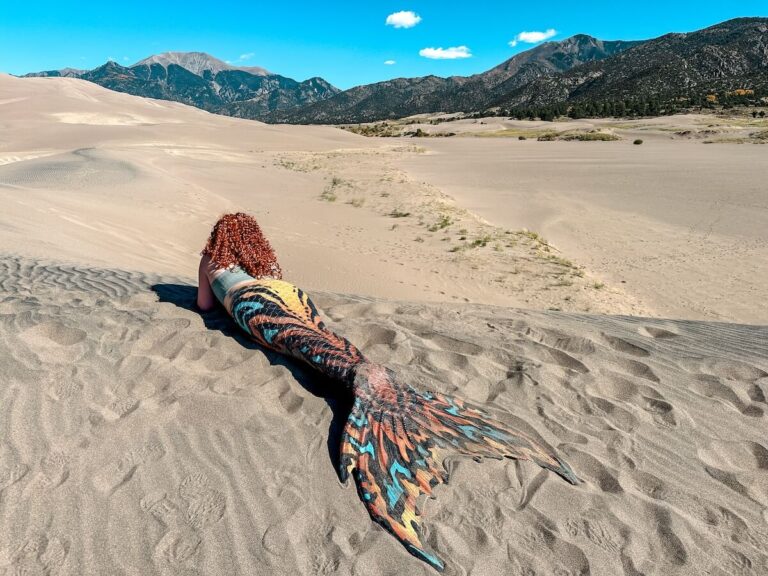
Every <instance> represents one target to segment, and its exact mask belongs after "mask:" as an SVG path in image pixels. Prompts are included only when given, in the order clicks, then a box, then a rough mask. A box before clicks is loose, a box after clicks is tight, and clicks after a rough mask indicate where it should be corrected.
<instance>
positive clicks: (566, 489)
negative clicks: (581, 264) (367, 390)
mask: <svg viewBox="0 0 768 576" xmlns="http://www.w3.org/2000/svg"><path fill="white" fill-rule="evenodd" d="M0 279H1V280H0V350H2V351H3V362H2V363H0V422H2V427H1V428H0V573H5V574H18V573H25V574H28V573H30V574H31V573H35V574H37V573H44V574H52V575H54V576H55V575H65V574H73V575H75V574H77V575H80V574H105V575H106V574H144V575H148V574H206V575H214V574H227V575H234V574H312V575H314V574H331V573H333V574H371V575H373V574H394V573H400V574H403V573H407V574H421V573H424V574H428V573H433V572H431V569H429V568H427V567H425V566H424V565H423V564H421V563H419V562H418V561H416V560H414V559H413V558H412V557H411V556H410V555H408V554H407V553H406V552H405V551H404V550H403V549H402V548H401V547H400V546H399V545H398V544H397V543H396V542H395V541H394V539H392V538H391V537H390V536H389V535H388V534H386V533H385V532H384V531H383V530H381V529H379V528H378V527H375V526H374V525H373V524H372V523H371V521H370V520H369V519H368V517H367V513H366V512H365V510H364V508H363V506H362V505H361V504H360V503H359V502H358V499H357V495H356V493H355V490H354V489H353V488H352V487H342V486H341V485H340V484H339V482H338V480H337V477H336V475H335V472H334V465H333V454H335V445H336V439H337V434H338V428H339V425H340V423H341V422H342V420H343V418H344V416H345V411H344V406H343V402H340V401H339V400H338V399H337V398H333V397H332V398H330V399H328V400H326V399H325V398H323V396H322V395H323V394H325V393H327V392H328V389H327V385H325V386H326V387H325V388H324V387H323V383H322V382H320V381H318V379H317V378H314V377H313V376H312V375H311V374H310V373H308V372H307V371H306V370H304V369H303V368H301V367H299V366H297V365H294V364H292V363H290V362H285V361H283V360H282V359H280V358H277V357H274V356H271V355H268V354H264V353H263V352H262V351H261V350H259V349H256V348H254V347H253V346H252V345H250V344H249V343H248V342H247V341H245V340H243V339H242V338H240V336H239V334H237V333H236V332H233V330H232V328H233V325H232V324H231V323H230V322H229V320H228V319H227V318H225V317H224V316H222V315H221V314H219V313H218V312H216V313H211V314H208V315H206V316H203V317H201V316H200V315H198V314H197V313H195V312H193V311H191V310H190V309H189V308H190V306H191V304H192V300H193V294H194V288H192V287H191V286H189V284H188V282H189V281H188V280H178V279H175V278H173V277H162V276H157V275H154V276H152V275H150V276H148V275H143V274H141V273H129V272H123V271H118V270H110V269H99V268H90V267H84V266H74V267H73V266H62V265H56V264H55V263H48V264H45V263H38V262H35V261H31V260H28V259H19V258H10V257H3V258H2V259H0ZM315 296H316V300H317V302H318V304H319V305H320V306H321V308H322V311H323V313H324V315H325V316H326V317H327V318H328V319H329V321H330V324H331V325H332V327H333V328H334V329H336V330H338V331H340V332H342V333H344V334H346V335H347V336H348V337H350V338H351V339H352V340H354V341H355V342H357V343H358V344H359V345H360V346H361V347H362V348H363V350H364V352H365V353H366V354H367V355H369V356H370V357H371V358H372V359H374V360H376V361H381V362H385V363H387V364H388V365H390V366H392V367H393V368H394V369H396V370H397V371H398V372H400V373H401V374H402V375H403V376H404V377H405V378H407V379H409V380H411V381H412V382H414V383H415V384H416V385H418V386H421V387H424V388H433V389H438V390H441V391H444V392H450V393H455V394H460V395H462V396H464V397H465V398H467V399H469V400H471V401H473V402H475V403H479V404H483V405H485V406H487V407H488V408H490V409H491V411H493V412H495V413H496V414H497V415H498V416H499V417H500V418H502V419H503V420H505V421H507V422H513V423H515V424H516V425H518V426H521V427H523V428H524V429H526V430H529V431H530V430H535V431H536V432H538V433H539V434H540V435H541V437H542V438H543V440H544V441H546V442H548V443H549V444H551V445H552V446H555V447H557V448H558V449H559V450H560V451H562V453H563V454H564V455H565V456H566V457H567V459H568V461H569V462H570V463H571V464H572V465H573V467H574V469H575V470H577V472H578V473H579V475H580V476H581V477H582V478H584V479H585V480H586V483H585V484H584V485H581V486H579V487H572V486H570V485H568V484H566V483H565V482H563V481H561V480H559V479H558V478H557V477H555V476H553V475H552V474H549V473H546V472H541V471H540V470H539V469H537V468H536V467H534V466H531V465H529V464H527V463H524V464H522V465H518V466H516V465H515V463H513V462H510V461H507V462H496V461H489V462H483V463H482V464H477V463H475V462H473V461H471V460H455V461H453V460H449V461H448V464H447V465H448V468H449V470H450V471H451V474H452V477H451V482H450V484H449V485H447V486H444V487H442V488H441V489H440V490H439V491H438V497H437V499H436V500H434V501H430V502H429V503H428V504H427V509H426V510H427V511H426V514H427V518H428V520H427V525H428V526H429V530H430V532H429V537H428V541H429V543H430V545H432V546H433V547H434V548H435V549H436V550H437V551H438V552H439V553H441V554H442V555H443V556H444V557H445V558H446V559H448V560H449V564H450V565H449V572H448V573H450V574H470V573H471V574H534V573H535V574H570V575H577V574H581V575H583V574H592V575H595V576H598V575H615V574H626V575H637V574H646V575H652V574H659V575H662V574H690V575H694V574H696V575H698V574H705V573H706V574H712V575H726V574H729V575H730V574H744V575H747V574H749V575H759V574H764V573H766V571H767V570H768V555H766V542H768V448H767V447H766V441H765V429H766V425H768V421H767V420H768V416H767V415H766V410H768V405H767V404H766V395H768V357H766V351H765V350H766V349H765V343H766V341H767V340H768V330H766V329H765V328H758V327H750V326H739V325H732V324H731V325H729V324H714V323H700V322H671V321H661V320H651V319H642V318H621V317H607V316H601V317H599V316H576V315H569V314H565V313H551V312H550V313H538V312H523V311H514V310H509V309H504V308H493V307H483V306H478V305H425V304H408V303H400V302H391V301H381V300H373V299H367V298H359V297H341V296H334V295H332V294H329V293H318V294H316V295H315ZM329 438H330V440H329Z"/></svg>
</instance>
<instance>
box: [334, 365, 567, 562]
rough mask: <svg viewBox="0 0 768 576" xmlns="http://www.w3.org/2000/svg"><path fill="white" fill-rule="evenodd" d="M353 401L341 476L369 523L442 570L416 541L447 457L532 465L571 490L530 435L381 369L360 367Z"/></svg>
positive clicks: (562, 468)
mask: <svg viewBox="0 0 768 576" xmlns="http://www.w3.org/2000/svg"><path fill="white" fill-rule="evenodd" d="M353 390H354V394H355V401H354V404H353V406H352V413H351V414H350V416H349V419H348V420H347V424H346V426H345V428H344V433H343V436H342V441H341V462H340V467H341V470H340V476H341V479H342V481H343V482H345V483H346V481H347V479H348V477H349V475H350V474H352V476H353V478H354V480H355V483H356V484H357V489H358V493H359V494H360V498H361V499H362V500H363V502H364V503H365V505H366V507H367V508H368V512H369V513H370V515H371V518H372V519H373V520H374V521H376V522H378V523H379V524H380V525H381V526H383V527H384V528H386V529H387V530H388V531H389V532H390V533H392V534H393V535H394V536H395V537H396V538H397V539H398V540H400V542H401V543H402V544H403V545H404V546H405V547H406V549H408V551H409V552H410V553H411V554H413V555H414V556H416V557H417V558H420V559H422V560H424V561H426V562H427V563H429V564H430V565H431V566H433V567H434V568H435V569H437V570H439V571H442V569H443V567H444V565H443V562H442V561H441V560H440V558H439V557H438V556H437V555H436V554H435V553H434V552H432V551H430V550H429V549H428V548H427V547H426V546H425V545H424V542H423V541H422V530H421V515H420V513H419V511H418V510H417V508H416V504H417V499H418V498H419V496H421V495H426V496H430V495H431V494H432V490H433V488H434V487H435V486H437V485H438V484H441V483H443V482H446V481H447V479H448V477H447V476H448V475H447V472H446V471H445V469H444V468H443V467H442V461H443V458H444V457H445V456H446V455H447V454H448V453H449V452H454V453H458V454H467V455H470V456H474V457H476V458H479V457H483V456H485V457H491V458H502V457H504V456H506V457H508V458H515V459H518V460H532V461H533V462H535V463H536V464H538V465H539V466H542V467H543V468H547V469H549V470H552V471H553V472H555V473H557V474H559V475H560V476H562V477H563V478H564V479H565V480H567V481H568V482H570V483H571V484H576V483H578V482H579V479H578V478H577V477H576V475H575V474H574V473H573V470H571V468H570V467H569V466H568V464H566V463H565V462H563V461H562V460H560V458H558V457H557V456H556V455H555V454H553V453H552V452H551V451H550V450H548V449H547V448H545V447H544V446H542V445H541V444H539V443H538V442H536V440H534V439H533V438H531V437H530V436H528V435H526V434H524V433H522V432H520V431H516V430H511V429H510V428H508V427H506V426H504V425H503V424H501V423H500V422H497V421H495V420H492V419H491V418H489V417H488V416H487V415H485V414H484V413H483V412H481V411H480V410H478V409H476V408H470V407H468V406H466V405H465V404H464V403H463V402H462V401H461V400H459V399H457V398H452V397H450V396H446V395H444V394H437V393H430V392H419V391H417V390H415V389H414V388H412V387H411V386H408V385H404V384H402V383H399V382H398V381H397V380H396V378H395V374H394V373H393V372H392V371H391V370H389V369H388V368H385V367H383V366H378V365H375V364H365V365H363V366H359V367H358V369H357V373H356V377H355V379H354V388H353Z"/></svg>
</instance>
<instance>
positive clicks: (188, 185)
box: [0, 76, 652, 313]
mask: <svg viewBox="0 0 768 576" xmlns="http://www.w3.org/2000/svg"><path fill="white" fill-rule="evenodd" d="M0 102H2V104H0V124H1V125H2V127H3V130H2V132H0V202H2V204H3V210H2V212H0V247H3V248H4V249H6V250H8V251H11V252H13V253H23V254H26V255H29V256H33V257H55V258H62V259H65V260H68V261H80V262H84V263H88V264H92V263H99V264H102V265H105V266H117V267H124V268H131V269H138V270H143V271H147V272H165V273H174V274H190V273H192V272H193V271H194V270H195V268H196V265H197V262H196V259H197V256H198V252H199V250H200V248H201V245H202V243H203V241H204V239H205V238H206V236H207V234H208V232H209V230H210V227H211V225H212V223H213V222H214V221H215V219H216V218H217V217H218V216H219V215H220V214H221V213H222V212H225V211H233V210H245V211H247V212H250V213H253V214H255V215H256V216H257V217H258V219H259V221H260V222H261V224H262V225H263V227H264V228H265V231H266V232H267V234H268V236H269V238H270V239H271V240H272V242H273V243H274V245H275V248H276V249H277V253H278V256H279V257H280V261H281V263H282V265H283V268H284V269H285V270H287V271H288V272H289V273H290V274H291V276H292V277H293V278H295V279H296V280H297V281H298V282H299V283H300V284H301V285H303V286H307V287H309V288H319V289H324V290H332V291H341V292H351V293H356V294H368V295H374V296H382V297H389V298H408V299H419V300H430V301H446V300H456V301H470V302H481V303H492V304H504V305H518V306H527V307H537V308H545V309H546V308H558V309H563V310H578V311H585V310H590V311H594V312H615V313H616V312H618V313H650V312H652V308H651V307H650V306H647V305H644V304H643V303H641V302H639V301H638V300H637V299H636V298H632V297H631V296H630V295H628V294H626V293H625V292H624V291H623V290H622V289H621V286H620V285H618V284H617V285H615V286H614V285H605V286H603V287H601V289H599V290H596V289H594V288H593V286H594V285H595V284H596V283H597V279H595V278H593V277H592V276H591V275H590V272H589V270H584V269H582V268H581V267H580V263H579V262H575V261H571V260H568V255H567V254H565V255H563V254H559V253H557V252H556V251H554V250H552V249H550V248H549V247H548V246H546V245H544V244H542V243H541V242H540V241H538V240H535V239H533V238H531V237H528V236H526V235H525V234H522V233H521V232H520V231H519V230H512V231H509V232H510V234H507V233H506V232H507V231H505V230H504V229H500V228H497V227H492V226H489V225H488V224H487V223H485V222H484V221H483V220H482V219H481V218H479V217H477V216H475V215H473V214H471V213H469V212H467V211H466V210H463V209H461V208H460V207H457V206H456V205H455V203H454V202H453V200H452V199H451V198H449V197H446V196H445V195H444V194H442V192H441V191H440V190H439V189H437V188H435V187H434V186H430V185H428V184H425V183H424V182H422V181H420V180H418V179H415V178H412V177H410V176H409V175H408V174H407V173H406V172H404V171H403V170H402V169H400V168H398V166H399V164H401V163H402V162H403V159H404V158H406V157H409V156H412V155H419V154H420V153H421V152H422V149H420V148H417V147H414V146H413V143H412V142H409V141H401V142H392V141H383V140H380V139H369V138H363V137H360V136H356V135H354V134H349V133H347V132H344V131H342V130H338V129H335V128H327V127H301V126H267V125H264V124H261V123H259V122H252V121H247V120H239V119H233V118H226V117H223V116H216V115H212V114H208V113H206V112H203V111H200V110H197V109H195V108H191V107H188V106H183V105H180V104H175V103H170V102H161V101H153V100H148V99H144V98H137V97H133V96H129V95H126V94H119V93H116V92H111V91H109V90H106V89H104V88H102V87H100V86H96V85H95V84H91V83H88V82H85V81H81V80H76V79H68V78H29V79H18V78H12V77H9V76H0ZM330 199H335V201H328V200H330ZM393 214H397V215H405V216H402V217H393V216H392V215H393ZM445 218H447V219H448V220H445ZM441 222H447V224H446V225H445V226H444V227H438V228H435V226H436V225H440V223H441ZM555 257H557V258H555Z"/></svg>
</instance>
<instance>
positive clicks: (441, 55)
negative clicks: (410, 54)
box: [419, 46, 472, 60]
mask: <svg viewBox="0 0 768 576" xmlns="http://www.w3.org/2000/svg"><path fill="white" fill-rule="evenodd" d="M419 56H424V58H431V59H432V60H456V59H457V58H471V57H472V52H471V51H470V49H469V48H467V47H466V46H453V47H451V48H422V49H421V50H419Z"/></svg>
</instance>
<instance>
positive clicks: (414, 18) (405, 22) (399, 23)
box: [387, 10, 421, 28]
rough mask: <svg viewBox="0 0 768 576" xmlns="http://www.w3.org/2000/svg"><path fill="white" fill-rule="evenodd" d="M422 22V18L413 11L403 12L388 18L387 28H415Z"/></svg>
mask: <svg viewBox="0 0 768 576" xmlns="http://www.w3.org/2000/svg"><path fill="white" fill-rule="evenodd" d="M419 22H421V16H419V15H418V14H416V12H413V11H412V10H401V11H400V12H394V13H393V14H390V15H389V16H387V26H394V27H395V28H413V27H414V26H416V24H418V23H419Z"/></svg>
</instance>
